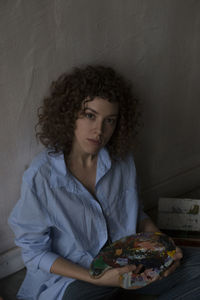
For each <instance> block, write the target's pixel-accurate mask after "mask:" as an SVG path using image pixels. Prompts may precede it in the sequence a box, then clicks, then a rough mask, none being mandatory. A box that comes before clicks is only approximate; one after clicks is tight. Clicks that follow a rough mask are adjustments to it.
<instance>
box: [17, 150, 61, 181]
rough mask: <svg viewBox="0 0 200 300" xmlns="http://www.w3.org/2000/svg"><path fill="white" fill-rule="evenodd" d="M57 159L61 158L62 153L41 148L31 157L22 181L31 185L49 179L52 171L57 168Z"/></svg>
mask: <svg viewBox="0 0 200 300" xmlns="http://www.w3.org/2000/svg"><path fill="white" fill-rule="evenodd" d="M59 160H62V155H59V154H57V155H55V154H51V153H50V152H49V151H48V150H47V149H45V150H43V151H42V152H40V153H39V154H37V155H36V156H35V157H34V158H33V160H32V162H31V163H30V165H29V167H28V168H27V169H26V171H25V172H24V175H23V181H26V182H27V183H28V184H29V185H31V186H32V185H33V184H35V183H36V182H37V183H38V182H39V181H50V179H51V175H52V172H56V170H57V169H59V166H58V165H59V164H58V161H59ZM56 168H57V169H56Z"/></svg>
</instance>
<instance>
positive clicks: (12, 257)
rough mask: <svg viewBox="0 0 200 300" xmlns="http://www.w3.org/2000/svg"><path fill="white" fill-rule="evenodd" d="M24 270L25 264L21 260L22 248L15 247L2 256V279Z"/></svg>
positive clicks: (0, 256)
mask: <svg viewBox="0 0 200 300" xmlns="http://www.w3.org/2000/svg"><path fill="white" fill-rule="evenodd" d="M23 268H24V263H23V261H22V258H21V250H20V248H18V247H15V248H12V249H10V250H8V251H6V252H4V253H2V254H0V279H1V278H4V277H6V276H8V275H11V274H13V273H15V272H17V271H19V270H21V269H23Z"/></svg>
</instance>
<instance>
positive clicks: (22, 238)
mask: <svg viewBox="0 0 200 300" xmlns="http://www.w3.org/2000/svg"><path fill="white" fill-rule="evenodd" d="M41 202H42V201H41V199H39V198H38V197H37V195H36V193H35V192H34V191H33V189H32V188H31V187H30V186H29V185H28V183H26V182H25V181H23V183H22V188H21V197H20V199H19V201H18V202H17V204H16V206H15V207H14V209H13V211H12V212H11V214H10V217H9V219H8V223H9V225H10V227H11V229H12V230H13V231H14V233H15V237H16V238H15V243H16V245H17V246H19V247H21V249H22V258H23V260H24V263H25V265H26V266H27V267H28V268H29V269H31V270H32V271H33V272H36V271H37V270H38V269H42V270H44V271H46V272H50V268H51V266H52V264H53V262H54V261H55V260H56V259H57V257H59V255H57V254H56V253H53V252H52V251H51V222H50V219H49V216H48V213H47V211H46V209H45V208H44V207H43V205H42V203H41Z"/></svg>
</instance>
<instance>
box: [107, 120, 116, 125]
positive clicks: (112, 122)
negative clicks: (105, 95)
mask: <svg viewBox="0 0 200 300" xmlns="http://www.w3.org/2000/svg"><path fill="white" fill-rule="evenodd" d="M115 122H116V119H107V123H108V124H110V125H114V124H115Z"/></svg>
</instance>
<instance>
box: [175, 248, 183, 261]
mask: <svg viewBox="0 0 200 300" xmlns="http://www.w3.org/2000/svg"><path fill="white" fill-rule="evenodd" d="M182 258H183V252H182V250H181V249H180V248H179V247H176V253H175V254H174V257H173V259H174V260H175V261H176V260H180V259H182Z"/></svg>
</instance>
